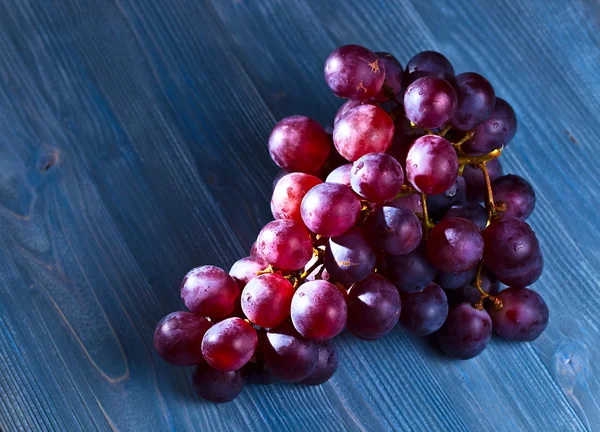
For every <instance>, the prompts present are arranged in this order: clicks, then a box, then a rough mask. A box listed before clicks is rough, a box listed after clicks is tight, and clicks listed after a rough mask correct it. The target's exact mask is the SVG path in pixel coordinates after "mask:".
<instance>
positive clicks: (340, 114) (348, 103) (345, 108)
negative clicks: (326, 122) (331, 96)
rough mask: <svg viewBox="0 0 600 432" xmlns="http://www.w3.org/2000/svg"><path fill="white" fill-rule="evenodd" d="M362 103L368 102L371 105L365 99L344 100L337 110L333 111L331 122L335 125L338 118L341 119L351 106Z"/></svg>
mask: <svg viewBox="0 0 600 432" xmlns="http://www.w3.org/2000/svg"><path fill="white" fill-rule="evenodd" d="M364 104H368V105H373V104H372V103H370V102H365V101H358V100H348V101H346V102H344V103H343V104H342V105H341V106H340V107H339V108H338V110H337V112H336V113H335V118H334V119H333V124H334V126H335V124H336V123H337V122H338V120H339V119H341V118H342V117H344V115H345V114H346V113H347V112H348V111H350V110H351V109H352V108H354V107H355V106H358V105H364Z"/></svg>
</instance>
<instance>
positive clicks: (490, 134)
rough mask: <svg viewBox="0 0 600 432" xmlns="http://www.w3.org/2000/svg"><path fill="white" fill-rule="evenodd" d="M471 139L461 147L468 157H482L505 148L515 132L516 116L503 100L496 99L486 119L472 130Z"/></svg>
mask: <svg viewBox="0 0 600 432" xmlns="http://www.w3.org/2000/svg"><path fill="white" fill-rule="evenodd" d="M473 132H474V133H475V135H473V138H471V139H470V140H469V141H467V142H465V143H464V144H463V145H462V147H461V148H462V150H463V151H464V152H465V153H466V154H468V155H482V154H487V153H489V152H491V151H492V150H494V149H497V148H499V147H501V146H506V145H507V144H508V143H509V142H510V141H511V140H512V139H513V137H514V136H515V133H516V132H517V116H516V114H515V111H514V110H513V109H512V107H511V106H510V105H509V104H508V102H506V101H505V100H504V99H501V98H496V105H495V106H494V109H493V110H492V113H491V114H490V116H489V117H488V118H486V119H485V120H483V121H482V122H481V123H479V124H478V125H477V126H475V127H474V128H473Z"/></svg>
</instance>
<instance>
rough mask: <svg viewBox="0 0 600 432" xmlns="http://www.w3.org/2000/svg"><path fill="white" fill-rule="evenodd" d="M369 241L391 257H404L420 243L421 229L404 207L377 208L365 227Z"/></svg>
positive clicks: (415, 218) (418, 221)
mask: <svg viewBox="0 0 600 432" xmlns="http://www.w3.org/2000/svg"><path fill="white" fill-rule="evenodd" d="M366 230H367V232H368V233H369V240H370V241H371V243H372V244H373V245H374V246H375V247H376V248H378V249H381V250H383V251H384V252H385V253H388V254H392V255H405V254H407V253H409V252H412V251H413V250H415V249H416V248H417V246H419V243H421V238H422V236H423V229H422V227H421V221H420V220H419V218H418V217H417V216H416V215H415V214H414V213H413V212H412V211H410V210H409V209H407V208H405V207H391V206H384V207H380V208H378V209H377V210H376V211H375V213H374V214H373V215H372V216H371V217H370V218H369V221H368V223H367V225H366Z"/></svg>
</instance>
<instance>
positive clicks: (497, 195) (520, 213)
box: [492, 174, 535, 220]
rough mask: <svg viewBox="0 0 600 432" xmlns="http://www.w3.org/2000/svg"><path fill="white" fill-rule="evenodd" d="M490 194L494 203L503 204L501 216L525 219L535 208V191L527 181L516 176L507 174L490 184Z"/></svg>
mask: <svg viewBox="0 0 600 432" xmlns="http://www.w3.org/2000/svg"><path fill="white" fill-rule="evenodd" d="M492 194H493V195H494V200H495V201H496V203H501V202H503V203H505V204H506V210H505V211H502V212H500V214H502V215H503V216H514V217H517V218H519V219H523V220H525V219H527V218H528V217H529V216H530V215H531V213H533V208H534V207H535V191H534V190H533V188H532V187H531V185H530V184H529V182H528V181H527V180H525V179H524V178H523V177H519V176H518V175H514V174H508V175H505V176H502V177H498V178H497V179H496V180H494V182H493V183H492Z"/></svg>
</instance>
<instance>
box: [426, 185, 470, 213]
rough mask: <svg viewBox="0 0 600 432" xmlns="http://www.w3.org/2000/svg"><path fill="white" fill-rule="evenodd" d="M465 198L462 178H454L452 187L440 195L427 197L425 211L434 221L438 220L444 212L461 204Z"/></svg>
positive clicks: (465, 187)
mask: <svg viewBox="0 0 600 432" xmlns="http://www.w3.org/2000/svg"><path fill="white" fill-rule="evenodd" d="M466 198H467V186H466V184H465V179H464V178H463V177H462V176H458V177H456V180H455V182H454V184H453V185H452V186H450V187H449V188H448V189H446V190H445V191H444V192H442V193H441V194H437V195H430V196H428V197H427V210H428V211H429V215H430V216H431V217H433V218H434V219H436V220H438V219H440V218H441V217H442V216H443V215H444V213H445V212H446V210H448V209H449V208H450V207H452V206H453V205H455V204H458V203H460V202H463V201H464V200H465V199H466Z"/></svg>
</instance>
